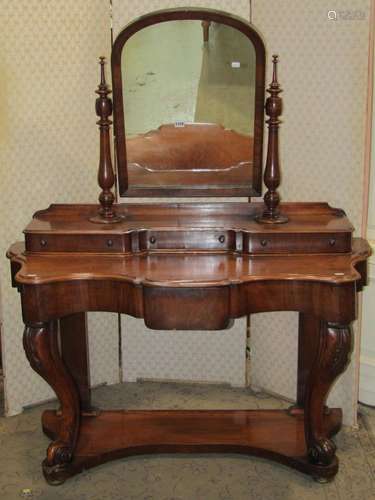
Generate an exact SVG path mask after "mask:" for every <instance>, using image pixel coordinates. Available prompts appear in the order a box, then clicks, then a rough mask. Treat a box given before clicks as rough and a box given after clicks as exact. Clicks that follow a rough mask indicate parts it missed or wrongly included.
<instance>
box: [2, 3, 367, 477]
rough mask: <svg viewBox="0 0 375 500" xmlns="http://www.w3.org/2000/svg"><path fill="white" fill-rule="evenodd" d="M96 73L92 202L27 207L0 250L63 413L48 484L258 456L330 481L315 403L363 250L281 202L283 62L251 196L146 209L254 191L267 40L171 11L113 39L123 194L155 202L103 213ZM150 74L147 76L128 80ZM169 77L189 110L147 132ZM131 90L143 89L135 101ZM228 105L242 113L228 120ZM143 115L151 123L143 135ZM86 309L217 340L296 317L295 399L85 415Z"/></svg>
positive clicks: (346, 227)
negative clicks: (183, 67)
mask: <svg viewBox="0 0 375 500" xmlns="http://www.w3.org/2000/svg"><path fill="white" fill-rule="evenodd" d="M202 27H203V28H204V37H203V40H202ZM208 29H209V36H208ZM181 33H182V34H183V36H181ZM174 36H176V39H173V37H174ZM187 36H191V40H194V41H195V43H197V44H199V47H200V49H199V51H197V50H196V51H195V53H194V56H193V55H191V54H190V53H188V52H186V51H189V50H190V48H189V44H184V43H183V40H184V39H186V37H187ZM163 37H169V38H168V44H167V46H169V47H172V49H173V51H174V52H173V54H174V55H176V54H178V55H179V58H182V60H183V61H188V57H191V59H194V58H195V62H194V65H193V63H192V64H191V67H192V68H193V66H194V68H193V70H194V71H195V72H196V73H197V74H198V75H199V78H198V79H195V80H194V81H195V83H194V85H195V86H196V87H194V85H193V84H192V83H191V82H188V83H189V85H188V86H186V88H183V85H184V83H181V81H180V80H179V79H178V76H177V73H176V71H177V67H174V65H173V64H172V63H171V61H173V60H174V59H173V58H171V57H165V55H163V54H161V53H160V50H159V44H157V43H155V41H156V40H160V41H161V44H160V47H161V48H163V47H164V45H163V43H162V40H164V38H163ZM171 40H174V42H173V43H172V42H171ZM228 40H229V41H228ZM233 40H234V41H233ZM172 49H171V50H172ZM240 49H241V50H240ZM142 50H147V51H148V52H144V53H143V54H146V53H150V51H152V59H153V61H154V64H155V67H157V70H156V69H154V68H153V67H144V68H142V57H141V55H142V52H141V51H142ZM237 50H239V52H238V53H237V52H236V51H237ZM137 51H140V52H137ZM184 51H185V52H184ZM134 53H136V54H137V57H135V58H134V57H132V54H134ZM184 58H186V59H184ZM165 60H167V61H169V62H168V64H167V65H165V64H164V66H163V61H165ZM132 61H133V64H134V65H135V66H134V68H135V69H134V68H133V69H134V72H133V73H135V75H134V74H133V73H132V66H131V63H132ZM189 61H190V59H189ZM234 63H235V64H234ZM100 64H101V82H100V84H99V87H98V90H97V94H98V98H97V100H96V112H97V115H98V117H99V121H98V125H99V130H100V162H99V173H98V182H99V185H100V188H101V193H100V196H99V202H100V203H99V206H98V205H95V204H93V205H82V204H81V205H80V204H72V205H51V206H50V207H49V208H48V209H46V210H41V211H39V212H37V213H36V214H35V215H34V217H33V219H32V221H31V223H30V224H29V225H28V226H27V227H26V229H25V231H24V233H25V241H24V242H22V243H15V244H13V245H12V246H11V247H10V249H9V251H8V257H9V259H10V261H11V270H12V282H13V286H15V287H17V288H18V290H19V292H20V295H21V301H22V314H23V320H24V323H25V332H24V338H23V342H24V347H25V352H26V356H27V358H28V360H29V362H30V364H31V366H32V368H33V369H34V370H35V371H36V372H37V373H38V374H39V375H40V376H41V377H43V378H44V379H45V380H46V381H47V382H48V384H49V385H50V386H51V387H52V388H53V390H54V391H55V393H56V396H57V398H58V400H59V403H60V408H59V410H58V411H53V410H47V411H45V412H44V413H43V416H42V425H43V430H44V432H45V433H46V434H47V436H49V437H50V439H51V440H52V442H51V443H50V445H49V446H48V449H47V456H46V458H45V459H44V461H43V473H44V475H45V478H46V480H47V481H48V482H49V483H50V484H60V483H62V482H64V481H65V480H66V479H67V478H68V477H70V476H73V475H75V474H77V473H79V472H81V471H83V470H84V469H87V468H90V467H94V466H96V465H98V464H101V463H103V462H106V461H109V460H113V459H116V458H120V457H125V456H129V455H136V454H148V453H172V452H179V453H190V452H193V453H194V452H199V453H208V452H214V453H221V452H229V453H242V454H249V455H255V456H261V457H265V458H268V459H271V460H275V461H278V462H280V463H283V464H285V465H288V466H291V467H293V468H295V469H297V470H299V471H301V472H304V473H306V474H309V475H311V476H312V477H314V478H315V479H317V480H319V481H328V480H330V479H332V478H333V477H334V476H335V474H336V473H337V471H338V460H337V457H336V447H335V444H334V442H333V440H332V437H333V436H334V435H335V434H336V433H337V432H338V431H339V430H340V427H341V422H342V412H341V410H340V409H339V408H328V407H327V406H326V405H325V402H326V398H327V395H328V393H329V390H330V388H331V386H332V384H333V382H334V381H335V379H336V378H337V377H338V376H339V375H340V374H341V373H342V372H343V371H344V370H345V368H346V365H347V363H348V361H349V357H350V353H351V349H352V331H351V323H352V321H353V320H354V319H355V318H356V315H357V295H358V292H359V291H360V290H361V289H362V287H363V286H364V285H365V283H366V259H367V257H368V256H369V253H370V250H369V246H368V244H367V242H366V241H365V240H363V239H360V238H353V237H352V232H353V227H352V225H351V224H350V222H349V220H348V219H347V217H346V215H345V213H344V211H343V210H341V209H336V208H331V207H330V206H329V205H328V204H326V203H280V199H279V194H278V191H277V189H278V187H279V184H280V164H279V154H278V146H279V145H278V138H279V136H278V134H279V124H280V120H279V117H280V115H281V112H282V101H281V97H280V92H281V88H280V85H279V82H278V76H277V64H278V58H277V57H276V56H274V57H273V78H272V82H271V84H270V86H269V87H268V89H267V91H268V93H269V97H268V98H267V100H266V105H265V111H266V114H267V116H268V119H267V123H268V148H267V159H266V166H265V170H264V183H265V185H266V188H267V190H266V193H265V195H264V202H262V203H260V202H257V203H254V202H250V203H246V202H221V203H217V202H216V203H214V202H209V201H205V202H204V203H203V202H193V203H186V202H184V203H182V202H173V203H168V202H165V203H159V202H158V203H155V202H152V197H155V196H156V197H160V198H168V197H172V196H173V197H194V196H199V197H205V198H206V199H209V197H210V196H215V197H225V196H227V197H229V196H230V197H235V196H240V197H248V198H249V199H250V198H251V197H256V196H260V195H261V188H262V175H263V172H262V163H263V160H262V151H263V134H264V125H263V124H264V99H265V92H264V91H265V67H266V66H265V46H264V43H263V41H262V39H261V37H260V35H259V34H258V33H257V31H256V30H255V28H254V27H253V26H252V25H250V24H248V23H247V22H246V21H244V20H242V19H239V18H237V17H233V16H231V15H228V14H226V13H223V12H218V11H212V10H206V9H204V10H202V9H175V10H166V11H159V12H155V13H152V14H149V15H146V16H144V17H142V18H140V19H137V20H136V21H134V22H132V23H131V24H130V25H128V26H127V27H126V28H125V29H124V30H123V31H122V32H121V33H120V34H119V35H118V37H117V38H116V40H115V42H114V45H113V50H112V80H113V115H114V137H115V140H114V143H115V153H116V174H117V180H118V189H119V194H120V196H122V197H143V198H144V197H150V200H151V202H147V203H139V202H138V203H132V202H127V203H123V204H116V203H114V202H115V196H114V194H113V186H114V184H115V180H116V179H115V173H114V169H113V167H112V161H111V150H110V126H111V120H110V117H111V115H112V101H111V99H110V97H109V94H110V90H109V87H108V85H107V83H106V79H105V71H104V58H101V61H100ZM176 64H178V63H176ZM186 64H187V63H186ZM189 64H190V62H189ZM220 65H221V66H220ZM218 67H220V71H218V70H217V68H218ZM124 68H126V69H125V70H124ZM162 68H163V69H164V71H165V74H164V80H163V74H162V73H161V69H162ZM197 68H198V72H197V71H196V69H197ZM190 69H191V68H190ZM193 70H192V71H193ZM173 75H175V76H176V80H179V81H178V84H177V86H176V87H174V83H173V82H174V79H173ZM133 76H134V81H133V83H132V81H131V78H132V77H133ZM218 77H221V78H222V81H219V82H218ZM147 78H149V80H148V81H149V84H147V85H146V84H144V85H139V83H140V82H143V81H145V80H147ZM134 82H135V83H134ZM133 84H134V85H133ZM168 85H169V86H170V95H171V102H172V106H171V109H172V110H173V109H174V110H176V109H179V108H180V109H181V107H182V106H183V103H182V101H181V100H179V99H180V96H181V95H184V96H185V97H186V99H187V100H189V99H190V100H191V95H192V90H191V89H192V88H193V87H194V92H193V93H196V96H197V97H196V99H195V101H194V102H195V105H194V106H195V107H194V106H193V108H194V109H193V111H192V110H191V109H190V110H188V109H186V110H184V112H181V115H180V114H179V113H177V112H176V117H175V119H174V120H171V119H170V114H169V111H170V110H169V109H166V110H164V111H165V114H164V115H163V116H160V113H159V115H158V116H157V118H155V120H156V121H155V123H154V122H153V121H152V120H153V119H154V118H153V115H154V114H155V113H154V110H153V109H151V108H149V107H148V105H147V102H148V101H147V99H151V102H152V99H154V97H155V95H158V94H160V92H164V90H165V88H166V86H168ZM147 86H149V87H150V90H149V89H148V88H147ZM153 86H154V88H153ZM181 86H182V87H181ZM132 89H133V91H132V92H131V90H132ZM134 89H135V90H134ZM223 89H224V91H223ZM137 92H140V93H141V96H140V97H135V96H134V95H133V94H136V93H137ZM147 92H150V93H151V97H150V98H149V96H148V94H147ZM175 96H179V97H178V98H176V99H177V100H176V101H173V99H175ZM200 96H201V97H202V96H205V98H200ZM207 96H209V97H210V99H209V103H208V105H205V102H207V99H208V97H207ZM225 96H229V98H228V102H230V103H231V106H233V109H234V110H235V112H233V113H231V112H228V110H227V109H224V110H223V108H224V107H225V106H226V105H227V103H226V102H225ZM236 96H238V97H239V100H238V102H236V100H235V98H236ZM132 99H133V101H132ZM134 99H135V101H134ZM142 99H143V100H145V102H146V105H145V107H144V108H143V109H141V108H139V103H140V102H142ZM134 103H135V104H134ZM198 103H200V104H199V105H198ZM215 103H216V104H215ZM248 104H249V106H248ZM167 107H168V106H167V105H166V108H167ZM159 108H160V105H159ZM161 108H163V106H162V107H161ZM128 110H129V112H128ZM162 111H163V109H162ZM191 111H192V112H191ZM189 113H190V115H189ZM140 116H141V117H142V118H143V119H144V121H145V123H146V122H147V123H146V124H145V125H144V129H140V125H139V123H141V122H142V120H139V117H140ZM189 116H190V118H189ZM198 116H199V117H200V118H199V120H198V119H197V117H198ZM205 116H207V117H209V118H208V119H205ZM213 116H217V121H215V120H216V119H214V118H212V117H213ZM202 117H203V118H202ZM88 311H109V312H116V313H122V314H129V315H131V316H134V317H137V318H143V319H144V322H145V324H146V325H147V326H148V327H149V328H152V329H156V330H161V329H163V330H176V329H178V330H222V329H226V328H230V326H231V324H232V322H233V320H234V319H235V318H239V317H242V316H246V315H249V314H253V313H258V312H267V311H298V312H299V318H300V319H299V334H298V342H299V346H298V382H297V396H296V403H295V405H293V406H292V407H290V408H289V409H288V410H212V411H206V410H204V411H202V410H196V411H191V410H189V411H185V410H168V411H166V410H162V411H161V410H160V411H155V410H153V411H150V410H142V411H133V410H126V409H125V410H116V411H102V410H100V409H96V408H93V407H92V406H91V403H90V388H89V373H88V362H87V328H86V312H88ZM219 334H220V332H218V335H219ZM266 334H267V332H264V335H266ZM171 335H173V332H171ZM114 362H115V360H114Z"/></svg>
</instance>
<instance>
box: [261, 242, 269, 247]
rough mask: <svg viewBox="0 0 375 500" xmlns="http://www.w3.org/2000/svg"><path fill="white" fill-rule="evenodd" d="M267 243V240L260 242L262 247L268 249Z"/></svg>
mask: <svg viewBox="0 0 375 500" xmlns="http://www.w3.org/2000/svg"><path fill="white" fill-rule="evenodd" d="M267 243H268V241H267V240H261V242H260V244H261V245H262V247H266V246H267Z"/></svg>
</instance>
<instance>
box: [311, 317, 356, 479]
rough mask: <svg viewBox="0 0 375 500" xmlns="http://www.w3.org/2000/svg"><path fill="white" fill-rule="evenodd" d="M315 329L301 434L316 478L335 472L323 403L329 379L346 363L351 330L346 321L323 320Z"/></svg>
mask: <svg viewBox="0 0 375 500" xmlns="http://www.w3.org/2000/svg"><path fill="white" fill-rule="evenodd" d="M317 333H318V335H319V341H318V342H319V344H318V349H317V354H316V357H315V361H314V362H313V363H312V366H311V370H310V374H309V378H308V382H307V387H306V388H305V390H306V394H305V436H306V444H307V450H308V458H309V461H310V463H311V464H314V465H316V466H318V467H317V470H320V473H319V474H318V476H320V478H322V477H326V478H329V477H332V476H334V475H335V474H336V472H337V460H336V457H335V453H336V446H335V444H334V442H333V441H332V440H331V439H329V437H328V430H327V427H326V425H324V421H325V418H324V413H325V406H324V404H325V401H326V399H327V395H328V393H329V390H330V388H331V387H332V384H333V382H334V381H335V379H336V378H337V377H338V376H339V375H340V374H341V373H343V372H344V370H345V368H346V366H347V364H348V361H349V358H350V353H351V348H352V333H351V328H350V326H349V325H338V324H333V323H325V322H323V321H321V323H320V328H319V330H318V331H317ZM317 479H319V477H317Z"/></svg>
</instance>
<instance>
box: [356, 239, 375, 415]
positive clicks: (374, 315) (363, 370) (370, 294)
mask: <svg viewBox="0 0 375 500" xmlns="http://www.w3.org/2000/svg"><path fill="white" fill-rule="evenodd" d="M372 247H373V249H372V251H373V252H374V250H375V246H374V245H372ZM368 270H369V280H368V285H367V287H366V288H365V289H364V292H363V304H362V337H361V357H360V378H359V401H360V402H361V403H365V404H368V405H373V406H375V308H374V304H375V259H374V257H371V258H370V261H369V266H368Z"/></svg>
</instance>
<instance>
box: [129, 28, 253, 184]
mask: <svg viewBox="0 0 375 500" xmlns="http://www.w3.org/2000/svg"><path fill="white" fill-rule="evenodd" d="M121 77H122V87H123V88H122V95H123V108H124V117H125V134H126V161H127V169H128V186H129V188H132V189H150V188H151V189H152V188H156V187H157V188H158V189H179V188H189V189H191V190H194V189H195V188H199V189H201V188H202V187H204V186H208V187H210V188H215V189H217V188H221V187H223V188H236V187H237V188H241V187H244V186H246V187H249V186H251V184H252V178H253V144H254V140H253V136H254V121H255V116H254V115H255V88H256V51H255V47H254V45H253V44H252V42H251V40H250V39H249V38H248V37H247V36H246V35H244V34H243V33H242V32H241V31H239V30H237V29H235V28H233V27H231V26H228V25H225V24H220V23H217V22H209V21H200V20H173V21H168V22H162V23H158V24H154V25H151V26H147V27H145V28H144V29H141V30H139V31H137V32H136V33H135V34H134V35H132V36H131V37H130V38H129V39H128V40H127V42H126V43H125V45H124V47H123V50H122V54H121Z"/></svg>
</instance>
